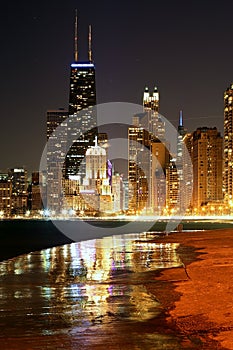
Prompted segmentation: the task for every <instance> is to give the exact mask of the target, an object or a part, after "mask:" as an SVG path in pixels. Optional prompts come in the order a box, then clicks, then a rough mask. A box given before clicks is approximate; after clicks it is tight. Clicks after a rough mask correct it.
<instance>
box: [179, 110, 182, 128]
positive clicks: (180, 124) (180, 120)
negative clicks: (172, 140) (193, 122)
mask: <svg viewBox="0 0 233 350" xmlns="http://www.w3.org/2000/svg"><path fill="white" fill-rule="evenodd" d="M179 126H183V111H182V110H180V118H179Z"/></svg>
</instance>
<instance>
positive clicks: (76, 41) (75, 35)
mask: <svg viewBox="0 0 233 350" xmlns="http://www.w3.org/2000/svg"><path fill="white" fill-rule="evenodd" d="M74 61H75V62H78V10H77V9H76V10H75V28H74Z"/></svg>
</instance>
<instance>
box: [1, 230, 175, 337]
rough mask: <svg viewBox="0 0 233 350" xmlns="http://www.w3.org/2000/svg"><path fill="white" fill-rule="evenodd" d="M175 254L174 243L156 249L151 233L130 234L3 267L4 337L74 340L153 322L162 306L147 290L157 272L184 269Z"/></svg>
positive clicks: (38, 254) (55, 250)
mask: <svg viewBox="0 0 233 350" xmlns="http://www.w3.org/2000/svg"><path fill="white" fill-rule="evenodd" d="M176 248H177V245H176V244H174V243H162V241H161V243H160V244H158V243H152V242H150V241H148V235H147V234H146V233H144V234H140V235H139V234H135V235H134V234H131V235H124V236H123V235H122V236H113V237H106V238H103V239H97V240H92V241H86V242H79V243H73V244H69V245H64V246H61V247H56V248H51V249H46V250H43V251H41V252H35V253H31V254H27V255H23V256H20V257H18V258H14V259H11V260H9V261H5V262H3V263H1V264H0V326H1V328H2V329H4V330H3V332H2V333H3V334H2V336H8V335H10V334H14V335H15V336H20V335H22V333H23V334H24V335H30V334H45V335H47V334H56V333H59V332H64V331H65V330H69V332H70V334H72V332H76V333H77V332H83V331H84V330H85V329H87V328H90V327H96V326H98V327H100V328H101V329H102V330H104V329H105V328H104V327H105V325H108V324H110V323H111V327H112V325H113V324H115V325H118V324H120V323H122V322H145V321H147V320H149V319H152V318H153V317H155V316H156V315H158V314H159V313H160V305H159V303H158V301H157V300H156V298H155V296H153V295H151V294H149V293H148V291H147V289H146V287H145V284H146V283H148V282H150V279H151V276H152V275H151V273H152V272H153V271H155V270H157V269H160V268H168V267H177V266H180V265H181V261H180V258H179V256H178V255H177V252H176ZM153 283H156V281H155V280H153ZM156 336H158V335H156ZM163 337H164V336H163Z"/></svg>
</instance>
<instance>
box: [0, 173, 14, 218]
mask: <svg viewBox="0 0 233 350" xmlns="http://www.w3.org/2000/svg"><path fill="white" fill-rule="evenodd" d="M11 210H12V182H11V180H10V177H9V175H8V174H0V216H5V217H9V216H10V215H11Z"/></svg>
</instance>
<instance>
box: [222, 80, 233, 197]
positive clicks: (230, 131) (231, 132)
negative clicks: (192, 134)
mask: <svg viewBox="0 0 233 350" xmlns="http://www.w3.org/2000/svg"><path fill="white" fill-rule="evenodd" d="M223 174H224V175H223V178H224V180H223V185H224V198H225V200H226V204H229V202H230V203H231V204H232V200H233V180H232V179H233V84H231V85H230V86H229V87H228V88H227V89H226V91H225V92H224V173H223Z"/></svg>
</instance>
